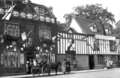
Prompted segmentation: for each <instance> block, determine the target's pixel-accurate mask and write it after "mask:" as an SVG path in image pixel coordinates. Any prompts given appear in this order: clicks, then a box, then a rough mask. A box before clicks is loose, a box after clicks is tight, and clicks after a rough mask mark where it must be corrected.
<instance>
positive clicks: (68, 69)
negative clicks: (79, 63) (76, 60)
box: [66, 58, 71, 73]
mask: <svg viewBox="0 0 120 78" xmlns="http://www.w3.org/2000/svg"><path fill="white" fill-rule="evenodd" d="M66 71H67V72H68V73H70V71H71V66H70V59H69V58H67V61H66Z"/></svg>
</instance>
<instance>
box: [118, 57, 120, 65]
mask: <svg viewBox="0 0 120 78" xmlns="http://www.w3.org/2000/svg"><path fill="white" fill-rule="evenodd" d="M118 67H120V55H119V56H118Z"/></svg>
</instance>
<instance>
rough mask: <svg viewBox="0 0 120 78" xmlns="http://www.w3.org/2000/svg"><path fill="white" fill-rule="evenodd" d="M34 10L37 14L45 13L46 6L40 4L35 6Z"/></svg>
mask: <svg viewBox="0 0 120 78" xmlns="http://www.w3.org/2000/svg"><path fill="white" fill-rule="evenodd" d="M34 10H35V12H36V14H41V15H42V14H44V11H45V10H44V8H43V7H39V6H36V7H34Z"/></svg>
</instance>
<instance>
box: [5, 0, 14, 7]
mask: <svg viewBox="0 0 120 78" xmlns="http://www.w3.org/2000/svg"><path fill="white" fill-rule="evenodd" d="M12 5H13V0H4V7H5V8H10V7H11V6H12Z"/></svg>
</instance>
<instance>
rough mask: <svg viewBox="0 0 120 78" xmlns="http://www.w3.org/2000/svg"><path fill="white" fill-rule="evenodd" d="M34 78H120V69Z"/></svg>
mask: <svg viewBox="0 0 120 78" xmlns="http://www.w3.org/2000/svg"><path fill="white" fill-rule="evenodd" d="M2 78H33V77H32V75H28V76H27V75H25V76H11V77H10V76H9V77H2ZM34 78H120V68H119V69H116V68H115V69H102V70H101V69H99V70H84V71H74V72H71V74H64V75H63V74H62V73H61V72H60V73H59V75H53V74H52V75H51V76H40V77H34Z"/></svg>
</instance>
